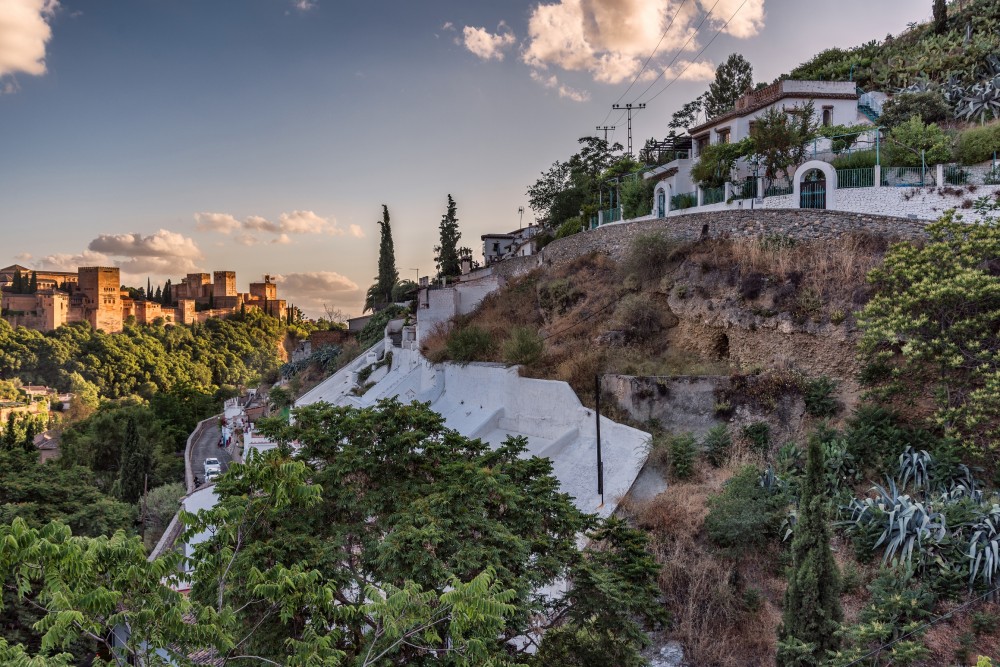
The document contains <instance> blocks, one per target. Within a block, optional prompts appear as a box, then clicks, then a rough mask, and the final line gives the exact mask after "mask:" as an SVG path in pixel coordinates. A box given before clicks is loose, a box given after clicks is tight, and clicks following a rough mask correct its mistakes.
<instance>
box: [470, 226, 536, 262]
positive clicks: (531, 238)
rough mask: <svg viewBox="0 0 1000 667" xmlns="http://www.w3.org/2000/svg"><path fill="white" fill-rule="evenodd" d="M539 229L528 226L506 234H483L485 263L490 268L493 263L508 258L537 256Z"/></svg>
mask: <svg viewBox="0 0 1000 667" xmlns="http://www.w3.org/2000/svg"><path fill="white" fill-rule="evenodd" d="M538 229H539V228H538V227H536V226H535V225H528V226H527V227H522V228H521V229H515V230H514V231H512V232H507V233H506V234H483V235H482V236H481V237H480V238H481V239H482V241H483V262H484V263H485V264H486V266H489V265H490V264H492V263H493V262H498V261H500V260H501V259H507V258H508V257H527V256H528V255H533V254H535V236H536V235H537V234H538Z"/></svg>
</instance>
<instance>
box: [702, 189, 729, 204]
mask: <svg viewBox="0 0 1000 667" xmlns="http://www.w3.org/2000/svg"><path fill="white" fill-rule="evenodd" d="M702 192H703V193H704V194H703V195H702V198H701V203H702V205H703V206H708V205H709V204H718V203H720V202H724V201H726V189H725V188H705V189H704V190H703V191H702Z"/></svg>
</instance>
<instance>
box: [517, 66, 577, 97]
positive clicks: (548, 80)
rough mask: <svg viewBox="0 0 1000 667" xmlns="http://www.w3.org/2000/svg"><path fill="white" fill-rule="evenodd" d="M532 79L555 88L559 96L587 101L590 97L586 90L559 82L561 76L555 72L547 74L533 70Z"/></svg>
mask: <svg viewBox="0 0 1000 667" xmlns="http://www.w3.org/2000/svg"><path fill="white" fill-rule="evenodd" d="M531 79H532V80H533V81H537V82H538V83H540V84H542V85H543V86H545V87H546V88H554V89H556V91H557V92H558V93H559V97H563V98H566V99H568V100H572V101H574V102H586V101H587V100H589V99H590V93H588V92H587V91H586V90H577V89H575V88H570V87H569V86H567V85H565V84H560V83H559V77H557V76H556V75H555V74H550V75H545V74H542V73H541V72H539V71H538V70H535V69H533V70H531Z"/></svg>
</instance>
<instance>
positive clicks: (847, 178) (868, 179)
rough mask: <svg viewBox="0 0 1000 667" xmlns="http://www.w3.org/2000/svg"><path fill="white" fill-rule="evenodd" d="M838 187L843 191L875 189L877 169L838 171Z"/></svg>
mask: <svg viewBox="0 0 1000 667" xmlns="http://www.w3.org/2000/svg"><path fill="white" fill-rule="evenodd" d="M837 187H838V188H841V189H844V188H873V187H875V168H874V167H867V168H861V169H838V170H837Z"/></svg>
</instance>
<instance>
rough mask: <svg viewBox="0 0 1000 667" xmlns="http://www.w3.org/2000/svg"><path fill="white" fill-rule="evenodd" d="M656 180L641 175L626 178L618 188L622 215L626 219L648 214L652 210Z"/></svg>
mask: <svg viewBox="0 0 1000 667" xmlns="http://www.w3.org/2000/svg"><path fill="white" fill-rule="evenodd" d="M654 188H656V181H654V180H653V179H648V180H647V179H644V178H642V177H641V176H636V177H635V178H626V179H625V181H624V182H623V183H622V184H621V187H620V188H619V196H620V197H621V201H622V217H624V218H625V219H626V220H628V219H630V218H638V217H639V216H642V215H649V214H650V212H651V211H652V210H653V191H654Z"/></svg>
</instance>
